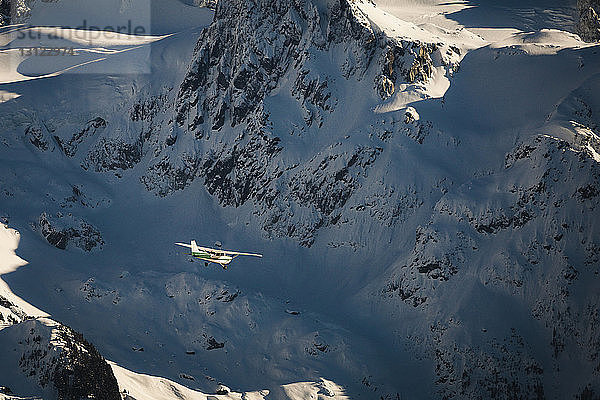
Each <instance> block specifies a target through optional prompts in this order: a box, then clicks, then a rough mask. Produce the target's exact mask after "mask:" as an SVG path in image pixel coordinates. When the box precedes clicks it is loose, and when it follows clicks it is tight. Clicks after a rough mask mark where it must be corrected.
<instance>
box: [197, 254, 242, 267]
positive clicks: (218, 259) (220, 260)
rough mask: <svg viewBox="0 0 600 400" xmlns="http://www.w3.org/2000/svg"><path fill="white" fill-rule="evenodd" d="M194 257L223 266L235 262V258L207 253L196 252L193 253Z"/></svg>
mask: <svg viewBox="0 0 600 400" xmlns="http://www.w3.org/2000/svg"><path fill="white" fill-rule="evenodd" d="M192 256H193V257H196V258H199V259H201V260H204V261H211V262H214V263H217V264H221V265H227V264H229V263H230V262H231V261H232V260H233V257H231V256H228V255H226V254H219V253H216V254H212V253H208V252H205V251H197V252H196V251H194V252H192Z"/></svg>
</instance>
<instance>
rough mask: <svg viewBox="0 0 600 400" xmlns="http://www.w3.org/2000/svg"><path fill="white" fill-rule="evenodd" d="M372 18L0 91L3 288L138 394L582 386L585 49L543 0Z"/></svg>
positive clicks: (474, 392)
mask: <svg viewBox="0 0 600 400" xmlns="http://www.w3.org/2000/svg"><path fill="white" fill-rule="evenodd" d="M65 4H67V3H65ZM378 5H379V6H378V7H375V6H373V4H372V3H371V2H366V1H364V2H363V1H355V2H346V1H342V0H340V1H333V0H332V1H325V0H323V1H317V0H314V1H312V0H310V1H309V0H306V1H299V2H294V3H293V4H291V3H289V2H285V1H277V0H263V1H261V2H260V7H251V6H250V4H249V2H248V1H245V0H236V1H231V2H222V3H221V4H220V5H219V6H218V7H217V10H216V11H215V21H214V22H213V23H212V24H211V25H210V26H209V27H208V28H206V29H202V30H201V29H200V28H198V29H189V30H185V31H182V32H177V33H176V34H173V33H175V32H174V31H173V30H168V29H166V28H165V29H162V28H161V29H158V30H156V31H152V40H149V41H148V42H147V43H145V44H143V45H142V46H141V47H140V49H142V50H144V51H146V50H149V51H147V52H146V53H145V54H149V56H148V64H146V65H149V66H150V71H151V72H152V73H151V74H145V73H133V74H118V73H116V72H118V71H117V70H118V69H119V68H122V69H123V70H127V68H129V67H128V66H129V65H131V59H132V58H135V57H137V53H136V51H138V50H136V49H130V50H127V51H125V52H121V53H119V52H115V51H114V50H116V49H117V48H118V45H117V44H114V43H113V44H109V45H110V46H108V50H110V51H107V52H105V53H106V54H104V53H103V54H102V57H106V60H105V61H106V62H107V63H108V64H110V71H111V72H107V71H108V69H104V70H103V69H102V68H98V69H94V70H92V69H90V70H88V71H87V72H90V73H86V74H65V73H60V74H59V75H55V76H47V77H43V78H41V79H35V80H28V81H24V80H23V81H18V82H11V83H8V82H7V83H5V84H3V85H2V87H1V88H0V89H1V90H3V93H7V97H8V98H10V99H7V101H4V102H3V103H1V104H0V115H1V118H2V121H3V127H2V133H3V135H2V139H1V142H0V149H1V150H0V159H1V160H2V161H1V162H0V169H1V171H2V173H1V174H0V188H2V193H1V194H0V216H3V217H6V218H8V220H9V222H10V223H11V225H12V226H16V227H17V228H18V229H19V231H20V232H21V235H22V240H21V244H20V247H19V254H23V257H24V258H26V259H27V260H28V262H29V264H28V265H27V267H25V268H20V269H18V270H16V271H14V272H12V273H10V274H8V275H5V279H6V281H7V282H8V283H9V284H10V287H11V289H12V290H13V291H14V292H15V293H16V294H17V295H19V296H21V297H23V298H26V299H27V300H28V301H30V302H31V303H33V304H40V307H41V308H43V309H45V310H47V311H48V312H50V313H51V314H52V316H53V318H55V319H56V320H60V321H62V322H64V323H66V324H68V325H69V326H72V327H73V328H75V329H76V330H78V331H81V332H83V333H84V334H85V336H86V337H87V338H88V339H90V340H91V342H92V343H94V344H95V345H96V346H97V347H98V349H99V350H100V352H101V353H102V354H103V355H104V356H105V357H106V358H108V359H110V360H113V361H114V362H115V363H117V364H118V365H120V366H121V367H117V366H116V365H113V370H114V371H115V374H116V376H117V379H118V380H119V383H120V385H121V386H120V388H121V389H127V390H128V392H129V395H130V397H133V398H146V397H144V396H171V395H172V394H175V395H176V394H177V393H181V395H182V396H188V397H189V398H203V397H202V396H203V395H202V393H215V392H216V390H217V387H218V384H219V382H223V383H224V384H225V385H227V386H228V387H230V388H232V390H233V392H232V393H231V397H233V398H236V397H235V396H238V394H239V396H242V393H245V394H244V395H245V396H247V397H248V398H251V396H254V397H257V398H260V397H261V396H262V397H265V396H266V393H267V392H266V391H268V392H269V398H307V397H309V396H316V397H318V396H320V397H329V396H330V395H332V394H333V395H335V396H339V398H344V396H346V397H349V398H372V397H373V396H376V397H382V398H397V397H401V398H407V397H408V398H437V397H441V398H525V397H529V396H530V394H532V393H534V394H537V395H539V396H544V397H549V398H572V397H576V396H579V397H584V396H585V395H589V394H590V393H597V392H598V391H599V390H600V386H599V385H600V382H599V377H598V372H597V370H598V369H597V365H598V349H599V346H600V345H599V343H598V340H597V338H598V337H599V332H598V331H597V328H596V327H597V326H598V324H597V318H598V317H597V310H598V305H599V300H600V299H598V294H597V290H596V288H597V287H598V270H599V268H600V265H599V259H598V252H599V249H600V247H599V246H600V239H599V236H598V231H597V226H596V225H597V223H596V221H598V198H599V197H598V190H597V187H598V183H599V182H598V179H599V176H600V174H599V171H598V159H599V157H598V154H599V151H600V139H599V131H598V126H599V123H600V122H599V121H600V120H599V119H598V115H599V113H600V110H599V108H598V106H599V103H598V102H599V100H598V95H597V93H598V90H596V89H597V88H598V85H599V84H600V75H599V71H600V68H599V67H600V65H599V63H600V56H599V55H598V45H597V44H587V43H583V42H581V41H580V40H579V38H578V37H577V36H575V35H573V34H571V33H569V32H568V31H567V26H568V25H569V24H570V23H571V19H570V18H571V17H570V16H569V15H568V8H569V7H568V6H562V5H561V4H555V5H551V4H548V5H547V7H546V8H544V9H542V8H541V6H540V5H539V4H538V3H537V2H531V4H529V3H527V4H525V5H517V4H507V5H506V6H502V7H500V8H499V7H497V6H494V5H493V4H492V3H491V2H485V1H482V2H469V3H468V4H467V3H462V2H455V3H452V4H447V3H443V4H440V3H439V2H433V1H432V2H424V1H423V2H403V3H401V4H400V5H401V6H402V7H393V4H391V5H390V3H389V2H388V3H386V4H385V5H383V7H381V4H378ZM107 10H110V7H107ZM512 11H514V12H512ZM545 11H547V12H545ZM494 15H498V16H501V17H502V18H500V19H499V20H498V21H500V22H499V23H497V24H495V25H492V24H490V19H489V17H490V16H494ZM509 17H510V18H509ZM167 19H168V18H167ZM186 23H187V22H182V24H183V25H184V26H186V25H185V24H186ZM171 26H173V25H171ZM158 35H160V36H158ZM154 39H157V40H154ZM196 40H197V44H196ZM111 46H114V48H113V47H111ZM194 46H195V47H194ZM94 49H95V50H94V51H97V50H98V49H99V47H98V48H96V47H95V48H94ZM140 51H141V50H140ZM90 53H92V50H90ZM40 65H42V66H44V68H50V67H51V69H52V68H54V71H56V70H58V69H57V68H56V66H55V65H52V64H51V63H50V64H45V63H41V64H40ZM98 65H99V66H100V65H101V64H100V62H99V63H98ZM26 67H27V60H26V61H25V62H23V63H22V64H20V65H19V68H18V69H17V70H16V71H32V70H31V69H30V70H26V69H25V68H26ZM79 68H84V69H85V68H88V67H78V69H79ZM92 72H93V73H92ZM138 72H139V70H138ZM19 79H21V78H19ZM19 79H15V80H19ZM192 238H194V239H196V240H197V241H198V242H199V243H204V244H206V245H212V244H213V243H214V242H215V241H216V240H219V241H221V242H222V243H223V246H224V248H230V249H241V250H248V251H257V252H260V253H263V254H264V255H265V257H264V258H263V259H261V260H254V259H238V260H236V261H235V263H233V264H232V265H231V267H230V268H229V269H228V270H227V271H222V270H220V269H215V268H212V267H209V268H206V267H204V266H203V264H200V263H192V262H188V261H190V260H188V258H187V256H186V255H184V254H182V253H181V252H179V251H178V249H176V248H175V246H173V245H172V243H173V242H175V241H186V240H190V239H192ZM40 281H42V282H44V284H43V285H39V284H38V283H37V282H40ZM41 305H43V307H42V306H41ZM122 368H127V370H125V369H122ZM130 371H135V372H130ZM572 371H577V374H574V373H573V372H572ZM159 377H164V378H159ZM169 381H172V382H174V383H169ZM0 384H1V383H0ZM144 387H154V388H156V389H153V390H152V394H149V393H147V392H143V388H144ZM186 388H188V389H186ZM211 396H212V395H211ZM215 397H217V398H219V397H218V396H216V395H215ZM156 398H165V397H156ZM166 398H169V397H166Z"/></svg>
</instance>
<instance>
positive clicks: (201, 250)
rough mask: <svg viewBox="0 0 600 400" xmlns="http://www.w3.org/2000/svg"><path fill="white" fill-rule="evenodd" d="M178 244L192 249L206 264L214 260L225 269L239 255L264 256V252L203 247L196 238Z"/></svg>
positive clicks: (193, 253) (192, 254)
mask: <svg viewBox="0 0 600 400" xmlns="http://www.w3.org/2000/svg"><path fill="white" fill-rule="evenodd" d="M175 244H176V245H178V246H183V247H187V248H189V249H191V250H192V252H191V253H190V255H191V256H192V257H195V258H197V259H199V260H203V261H204V264H205V265H207V266H208V262H209V261H210V262H214V263H216V264H219V265H221V267H223V269H227V264H229V263H230V262H232V261H233V259H234V258H236V257H237V256H254V257H262V254H255V253H241V252H239V251H228V250H220V249H211V248H210V247H202V246H198V245H197V244H196V241H195V240H192V242H191V243H190V244H187V243H175Z"/></svg>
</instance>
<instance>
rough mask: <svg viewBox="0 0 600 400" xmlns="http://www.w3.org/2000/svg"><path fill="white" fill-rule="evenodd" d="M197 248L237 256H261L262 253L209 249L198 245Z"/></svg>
mask: <svg viewBox="0 0 600 400" xmlns="http://www.w3.org/2000/svg"><path fill="white" fill-rule="evenodd" d="M198 248H199V249H200V250H204V251H206V252H209V253H219V254H232V255H238V256H254V257H262V254H255V253H241V252H239V251H229V250H218V249H211V248H210V247H200V246H198Z"/></svg>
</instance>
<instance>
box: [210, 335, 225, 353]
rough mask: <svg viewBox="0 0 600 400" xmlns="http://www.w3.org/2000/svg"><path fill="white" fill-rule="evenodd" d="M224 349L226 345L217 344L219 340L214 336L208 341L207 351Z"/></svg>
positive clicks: (222, 343)
mask: <svg viewBox="0 0 600 400" xmlns="http://www.w3.org/2000/svg"><path fill="white" fill-rule="evenodd" d="M223 347H225V343H224V342H217V340H216V339H215V338H214V337H212V336H210V337H208V338H207V339H206V350H215V349H222V348H223Z"/></svg>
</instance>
